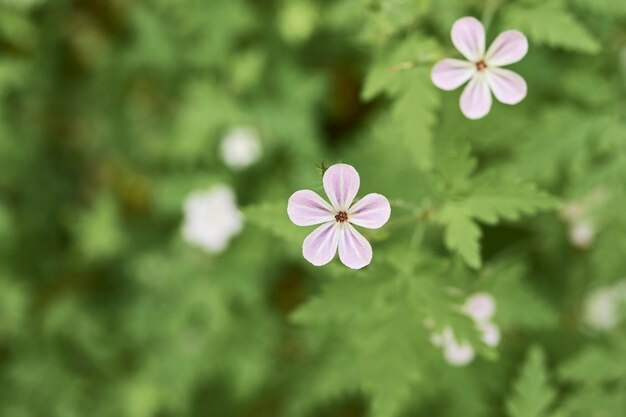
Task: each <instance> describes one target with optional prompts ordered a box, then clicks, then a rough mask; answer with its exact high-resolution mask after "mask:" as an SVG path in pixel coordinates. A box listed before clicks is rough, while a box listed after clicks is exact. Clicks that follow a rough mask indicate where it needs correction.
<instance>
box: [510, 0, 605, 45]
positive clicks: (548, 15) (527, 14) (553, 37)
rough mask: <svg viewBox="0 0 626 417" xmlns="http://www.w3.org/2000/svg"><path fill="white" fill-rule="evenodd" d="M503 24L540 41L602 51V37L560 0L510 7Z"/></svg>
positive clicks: (534, 40) (532, 39)
mask: <svg viewBox="0 0 626 417" xmlns="http://www.w3.org/2000/svg"><path fill="white" fill-rule="evenodd" d="M503 27H506V28H507V29H517V30H520V31H522V32H524V34H526V35H527V36H528V37H529V38H530V39H531V41H533V42H536V43H537V44H543V45H548V46H551V47H556V48H563V49H566V50H570V51H575V52H582V53H587V54H595V53H597V52H599V51H600V44H599V43H598V41H597V40H596V39H595V38H594V37H593V36H592V35H591V33H589V31H588V30H587V28H585V26H583V25H582V23H580V22H579V21H578V20H577V19H576V17H575V16H574V15H573V14H572V13H571V12H570V11H569V10H567V9H566V8H565V7H564V5H563V3H562V2H561V1H559V0H552V1H546V2H542V3H539V4H538V5H537V6H534V7H531V8H526V7H520V6H510V7H507V8H506V9H504V16H503ZM531 45H532V44H531Z"/></svg>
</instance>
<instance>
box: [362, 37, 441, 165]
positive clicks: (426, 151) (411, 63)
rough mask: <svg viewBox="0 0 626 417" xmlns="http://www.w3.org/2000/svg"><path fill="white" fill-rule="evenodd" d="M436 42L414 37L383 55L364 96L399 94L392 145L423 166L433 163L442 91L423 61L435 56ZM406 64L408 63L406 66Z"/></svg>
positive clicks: (388, 140)
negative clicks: (435, 83) (405, 66)
mask: <svg viewBox="0 0 626 417" xmlns="http://www.w3.org/2000/svg"><path fill="white" fill-rule="evenodd" d="M433 50H434V42H432V41H431V40H429V39H420V38H410V39H407V40H405V41H404V42H403V43H401V44H400V45H399V46H398V47H397V48H396V49H395V50H394V51H393V52H392V53H389V54H386V55H383V56H381V57H379V59H378V60H377V62H376V63H375V64H374V66H373V68H372V70H370V72H369V73H368V75H367V77H366V81H365V87H364V89H363V91H362V94H361V95H362V97H363V98H364V99H365V100H370V99H372V98H374V97H376V96H377V95H380V94H386V95H388V96H391V97H393V98H395V101H394V103H393V105H392V108H391V111H390V115H391V119H390V120H389V124H390V126H392V128H390V129H389V137H386V138H384V139H383V140H385V142H386V143H387V145H388V146H392V147H395V148H399V149H402V151H403V152H405V153H406V155H407V156H408V159H409V160H410V162H411V163H412V164H415V166H417V167H418V168H420V169H424V170H428V169H430V168H431V167H432V153H433V149H432V148H433V146H432V142H433V127H434V125H435V122H436V110H437V109H438V107H439V105H440V95H439V94H438V92H437V90H436V88H435V86H434V85H433V83H432V81H431V79H430V67H429V66H428V67H427V66H426V65H424V64H422V63H421V61H423V60H424V58H425V57H427V56H431V55H432V53H433ZM403 65H408V68H404V67H403Z"/></svg>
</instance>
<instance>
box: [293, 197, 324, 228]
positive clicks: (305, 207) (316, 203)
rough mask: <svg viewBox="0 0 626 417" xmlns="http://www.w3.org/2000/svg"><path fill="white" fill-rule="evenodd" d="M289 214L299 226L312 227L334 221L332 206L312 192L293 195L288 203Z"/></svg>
mask: <svg viewBox="0 0 626 417" xmlns="http://www.w3.org/2000/svg"><path fill="white" fill-rule="evenodd" d="M287 214H288V215H289V219H290V220H291V221H292V222H293V223H295V224H297V225H298V226H311V225H314V224H320V223H325V222H329V221H333V220H334V216H333V208H332V207H331V205H330V204H328V203H327V202H326V201H324V199H322V197H320V196H319V195H318V194H317V193H315V192H313V191H311V190H300V191H296V192H295V193H293V194H292V195H291V197H289V202H288V203H287Z"/></svg>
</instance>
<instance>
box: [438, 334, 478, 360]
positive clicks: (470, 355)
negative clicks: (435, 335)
mask: <svg viewBox="0 0 626 417" xmlns="http://www.w3.org/2000/svg"><path fill="white" fill-rule="evenodd" d="M443 356H444V358H445V359H446V361H447V362H448V363H449V364H450V365H454V366H465V365H467V364H469V363H470V362H471V361H473V360H474V356H476V353H475V352H474V348H473V347H472V345H470V344H469V343H458V342H457V341H456V340H452V341H451V342H448V343H446V345H445V347H444V349H443Z"/></svg>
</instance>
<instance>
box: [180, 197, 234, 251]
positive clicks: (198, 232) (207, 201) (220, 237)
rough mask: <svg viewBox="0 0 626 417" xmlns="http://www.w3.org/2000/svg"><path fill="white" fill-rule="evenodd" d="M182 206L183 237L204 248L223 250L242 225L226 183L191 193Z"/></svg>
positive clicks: (207, 249)
mask: <svg viewBox="0 0 626 417" xmlns="http://www.w3.org/2000/svg"><path fill="white" fill-rule="evenodd" d="M183 209H184V215H185V219H184V223H183V227H182V233H183V237H184V239H185V240H186V241H187V242H189V243H191V244H193V245H195V246H198V247H200V248H202V249H204V250H205V251H206V252H211V253H217V252H221V251H223V250H224V249H225V248H226V246H227V245H228V242H229V241H230V239H231V238H232V237H233V236H234V235H236V234H237V233H239V232H240V231H241V229H242V226H243V217H242V215H241V213H240V212H239V209H237V204H236V202H235V194H234V193H233V191H232V190H231V189H230V188H229V187H227V186H225V185H216V186H214V187H213V188H211V189H209V190H207V191H200V192H194V193H192V194H190V195H189V196H187V198H186V199H185V203H184V206H183Z"/></svg>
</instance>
